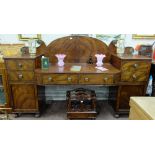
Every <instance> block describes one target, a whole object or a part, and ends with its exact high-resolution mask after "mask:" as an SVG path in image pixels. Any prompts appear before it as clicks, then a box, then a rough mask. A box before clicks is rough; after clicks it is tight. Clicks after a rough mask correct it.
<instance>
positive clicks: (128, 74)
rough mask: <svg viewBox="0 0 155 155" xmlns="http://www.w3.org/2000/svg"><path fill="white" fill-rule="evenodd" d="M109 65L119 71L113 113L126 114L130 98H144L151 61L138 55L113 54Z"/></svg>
mask: <svg viewBox="0 0 155 155" xmlns="http://www.w3.org/2000/svg"><path fill="white" fill-rule="evenodd" d="M111 63H112V64H113V65H114V66H115V67H117V68H118V69H120V71H121V80H120V82H119V84H118V85H119V88H118V95H117V102H116V104H115V106H114V109H115V112H116V114H121V113H128V112H129V108H130V107H129V100H130V97H131V96H145V93H146V87H147V82H148V78H149V72H150V65H151V59H150V58H148V57H145V56H140V55H138V56H132V55H127V54H113V55H112V56H111Z"/></svg>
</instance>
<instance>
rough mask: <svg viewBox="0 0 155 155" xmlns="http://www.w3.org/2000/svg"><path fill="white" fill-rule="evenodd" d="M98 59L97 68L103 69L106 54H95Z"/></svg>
mask: <svg viewBox="0 0 155 155" xmlns="http://www.w3.org/2000/svg"><path fill="white" fill-rule="evenodd" d="M95 56H96V58H97V63H96V65H97V67H101V66H102V65H103V59H104V58H105V57H106V56H105V54H95Z"/></svg>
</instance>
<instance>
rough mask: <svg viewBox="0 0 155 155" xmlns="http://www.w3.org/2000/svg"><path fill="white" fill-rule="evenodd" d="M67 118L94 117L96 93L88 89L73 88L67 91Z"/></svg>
mask: <svg viewBox="0 0 155 155" xmlns="http://www.w3.org/2000/svg"><path fill="white" fill-rule="evenodd" d="M66 96H67V118H69V119H77V118H78V119H95V118H96V114H97V112H96V94H95V91H92V90H88V89H83V88H79V89H75V90H71V91H67V94H66Z"/></svg>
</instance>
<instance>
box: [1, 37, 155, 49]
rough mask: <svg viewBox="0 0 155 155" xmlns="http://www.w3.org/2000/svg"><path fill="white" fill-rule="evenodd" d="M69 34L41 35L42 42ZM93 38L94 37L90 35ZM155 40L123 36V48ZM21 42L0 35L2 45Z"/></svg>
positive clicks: (14, 38)
mask: <svg viewBox="0 0 155 155" xmlns="http://www.w3.org/2000/svg"><path fill="white" fill-rule="evenodd" d="M68 35H70V34H42V35H41V36H42V40H43V41H45V43H46V45H48V44H49V43H50V42H51V41H53V40H55V39H57V38H61V37H64V36H68ZM90 36H93V37H95V35H90ZM111 40H112V38H110V39H109V40H107V41H105V42H106V43H107V44H109V43H110V41H111ZM154 41H155V39H132V34H126V35H125V46H132V47H135V46H136V45H137V44H152V43H153V42H154ZM22 42H23V41H19V38H18V35H17V34H0V43H4V44H7V43H8V44H13V43H22Z"/></svg>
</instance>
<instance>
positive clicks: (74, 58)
mask: <svg viewBox="0 0 155 155" xmlns="http://www.w3.org/2000/svg"><path fill="white" fill-rule="evenodd" d="M60 53H61V54H62V53H63V54H66V58H65V60H64V61H65V62H67V63H74V62H75V63H86V62H87V61H88V60H89V58H90V56H91V57H92V60H93V62H96V57H95V54H96V53H97V54H101V53H102V54H105V55H106V58H105V59H104V62H109V61H110V55H111V54H110V51H109V48H108V46H107V45H106V44H105V43H104V42H102V41H100V40H98V39H96V38H92V37H85V36H67V37H63V38H59V39H57V40H54V41H53V42H51V43H50V44H49V45H48V46H47V51H46V52H45V56H47V57H49V58H50V62H52V63H56V62H57V58H56V56H55V54H60Z"/></svg>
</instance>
